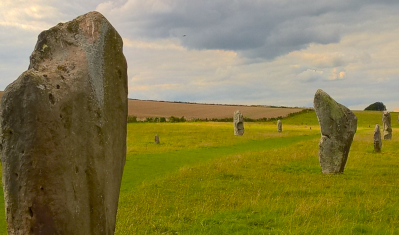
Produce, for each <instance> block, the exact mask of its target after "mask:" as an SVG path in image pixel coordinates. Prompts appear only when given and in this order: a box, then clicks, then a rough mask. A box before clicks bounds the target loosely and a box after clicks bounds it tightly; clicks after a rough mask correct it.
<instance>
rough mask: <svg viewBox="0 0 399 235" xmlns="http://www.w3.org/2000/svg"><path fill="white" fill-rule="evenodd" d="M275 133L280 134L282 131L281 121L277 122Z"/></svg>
mask: <svg viewBox="0 0 399 235" xmlns="http://www.w3.org/2000/svg"><path fill="white" fill-rule="evenodd" d="M277 131H278V132H282V131H283V124H282V123H281V120H280V119H279V120H277Z"/></svg>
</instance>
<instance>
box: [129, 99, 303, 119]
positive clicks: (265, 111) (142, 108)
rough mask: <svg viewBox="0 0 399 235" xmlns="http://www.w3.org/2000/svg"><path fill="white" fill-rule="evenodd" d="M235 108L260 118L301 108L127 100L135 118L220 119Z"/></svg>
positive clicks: (284, 114) (252, 117)
mask: <svg viewBox="0 0 399 235" xmlns="http://www.w3.org/2000/svg"><path fill="white" fill-rule="evenodd" d="M236 110H240V111H241V113H242V114H243V115H244V117H246V118H251V119H260V118H276V117H280V116H282V117H285V116H288V114H290V113H296V112H300V111H302V110H303V108H275V107H265V106H245V105H221V104H217V105H213V104H197V103H195V104H194V103H178V102H163V101H147V100H131V99H130V100H129V116H136V117H137V118H147V117H170V116H174V117H182V116H184V117H185V118H186V119H195V118H199V119H205V118H207V119H212V118H216V119H221V118H230V117H233V113H234V111H236Z"/></svg>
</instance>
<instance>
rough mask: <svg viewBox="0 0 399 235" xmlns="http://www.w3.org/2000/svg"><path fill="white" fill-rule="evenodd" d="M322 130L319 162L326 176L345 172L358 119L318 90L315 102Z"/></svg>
mask: <svg viewBox="0 0 399 235" xmlns="http://www.w3.org/2000/svg"><path fill="white" fill-rule="evenodd" d="M313 105H314V108H315V111H316V115H317V119H318V120H319V124H320V128H321V139H320V142H319V161H320V166H321V168H322V171H323V173H324V174H339V173H342V172H343V171H344V168H345V164H346V161H347V159H348V154H349V149H350V147H351V144H352V141H353V137H354V135H355V133H356V129H357V118H356V115H355V114H353V113H352V112H351V111H350V110H349V109H348V108H347V107H345V106H343V105H341V104H339V103H337V102H336V101H335V100H333V99H332V98H331V97H330V96H329V95H328V94H327V93H325V92H324V91H323V90H321V89H319V90H317V92H316V94H315V97H314V102H313Z"/></svg>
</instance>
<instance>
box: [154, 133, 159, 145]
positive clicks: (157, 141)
mask: <svg viewBox="0 0 399 235" xmlns="http://www.w3.org/2000/svg"><path fill="white" fill-rule="evenodd" d="M155 144H159V136H158V135H155Z"/></svg>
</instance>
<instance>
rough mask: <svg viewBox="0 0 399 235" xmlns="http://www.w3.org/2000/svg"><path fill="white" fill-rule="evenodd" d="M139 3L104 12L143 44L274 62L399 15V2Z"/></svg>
mask: <svg viewBox="0 0 399 235" xmlns="http://www.w3.org/2000/svg"><path fill="white" fill-rule="evenodd" d="M137 2H138V1H137V0H129V1H128V2H127V3H126V4H125V5H122V6H121V5H119V6H114V5H109V4H108V5H107V7H104V8H102V7H101V6H100V7H99V10H104V11H103V13H104V14H105V15H107V16H108V17H109V18H111V19H112V18H115V19H116V20H117V21H124V23H123V24H124V25H129V28H127V27H124V30H123V31H124V32H127V34H129V35H132V36H135V37H138V38H150V39H160V38H170V37H177V38H179V39H180V40H181V43H182V45H183V46H185V47H187V48H190V49H199V50H202V49H222V50H233V51H237V52H239V53H240V54H241V55H243V56H245V57H248V58H252V59H254V58H262V59H274V58H276V57H278V56H281V55H284V54H287V53H289V52H291V51H294V50H299V49H304V48H306V47H307V46H308V45H309V44H310V43H317V44H329V43H337V42H339V40H340V38H341V37H342V36H343V35H345V34H346V33H348V32H353V30H356V28H358V27H361V24H359V23H360V22H364V21H365V20H374V18H376V17H380V15H379V11H380V10H381V8H384V9H385V10H384V11H385V12H386V10H388V11H392V12H394V11H397V10H398V9H399V2H395V1H388V0H387V1H378V2H377V1H371V0H368V1H364V0H355V1H344V0H337V1H313V0H301V1H287V0H280V1H254V0H250V1H231V0H205V1H187V0H175V1H161V0H154V1H150V2H151V4H152V6H153V7H148V6H147V8H145V6H144V5H145V4H138V3H137ZM143 6H144V10H143V9H141V10H142V11H138V10H137V9H135V8H138V7H143ZM157 6H158V7H157ZM110 8H111V9H110ZM392 24H394V22H392ZM182 35H187V36H185V37H182Z"/></svg>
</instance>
